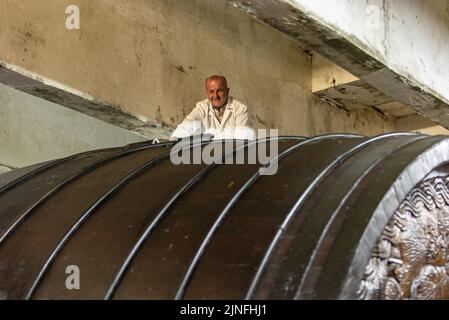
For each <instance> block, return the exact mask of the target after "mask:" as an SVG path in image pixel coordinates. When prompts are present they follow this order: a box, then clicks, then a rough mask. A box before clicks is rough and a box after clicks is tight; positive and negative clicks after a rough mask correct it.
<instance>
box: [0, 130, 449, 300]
mask: <svg viewBox="0 0 449 320" xmlns="http://www.w3.org/2000/svg"><path fill="white" fill-rule="evenodd" d="M264 141H265V142H270V143H273V145H274V143H276V144H277V147H278V150H277V157H276V161H277V166H278V167H277V172H276V173H275V174H271V175H265V174H262V173H261V172H262V171H261V170H259V169H260V168H261V164H260V163H259V162H257V163H250V162H249V161H244V163H243V164H242V163H240V164H235V163H234V164H226V163H216V162H214V163H206V162H204V161H201V162H200V163H196V164H186V163H184V164H175V163H174V162H173V161H172V158H171V157H170V151H171V150H172V148H173V147H174V146H175V143H174V142H164V143H158V144H153V143H152V142H151V141H148V142H143V143H138V144H131V145H127V146H124V147H121V148H112V149H103V150H96V151H90V152H86V153H81V154H78V155H74V156H70V157H67V158H64V159H59V160H55V161H49V162H46V163H44V164H39V165H35V166H33V167H29V168H24V169H20V170H16V171H12V172H10V173H6V174H3V175H0V298H3V299H442V298H448V297H449V277H448V274H449V263H448V243H449V242H448V240H449V238H448V236H449V193H448V184H449V177H448V175H449V166H448V161H449V138H448V137H446V136H425V135H419V134H414V133H391V134H385V135H380V136H377V137H370V138H368V137H363V136H358V135H347V134H329V135H321V136H316V137H311V138H303V137H272V138H270V139H265V140H264ZM260 142H261V140H259V141H244V143H245V144H244V145H243V146H242V144H239V145H238V146H237V144H235V148H234V149H232V150H231V153H230V151H229V150H228V151H226V152H225V149H223V153H222V157H223V159H224V158H226V157H228V156H229V155H230V154H232V155H236V154H237V153H239V152H244V151H245V150H251V147H252V146H254V144H256V143H260ZM195 143H197V142H195ZM212 143H222V142H217V141H215V142H204V141H203V142H198V143H197V144H198V145H200V146H201V148H203V149H201V150H204V148H207V147H208V146H209V147H210V146H211V144H212ZM189 148H190V147H189ZM270 164H272V163H270ZM270 164H268V165H265V167H267V166H269V165H270ZM73 268H76V269H73ZM70 270H78V273H77V276H78V277H79V279H78V280H79V282H78V283H79V287H78V286H72V287H70V286H68V281H67V280H68V279H69V278H70V277H72V276H73V275H75V273H72V272H71V271H70ZM72 280H73V279H72ZM69 284H70V281H69Z"/></svg>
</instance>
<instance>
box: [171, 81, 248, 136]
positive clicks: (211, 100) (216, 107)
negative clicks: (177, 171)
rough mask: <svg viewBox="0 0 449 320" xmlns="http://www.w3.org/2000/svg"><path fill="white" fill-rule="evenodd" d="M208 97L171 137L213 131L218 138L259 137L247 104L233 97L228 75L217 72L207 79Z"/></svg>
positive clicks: (210, 132)
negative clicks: (256, 134) (251, 121)
mask: <svg viewBox="0 0 449 320" xmlns="http://www.w3.org/2000/svg"><path fill="white" fill-rule="evenodd" d="M204 85H205V88H206V91H205V93H206V96H207V99H204V100H202V101H200V102H198V103H197V104H196V107H195V108H194V109H193V110H192V112H190V114H189V115H188V116H187V117H186V118H185V119H184V121H183V122H182V123H181V124H179V125H178V126H177V128H176V130H175V131H174V132H173V134H172V136H171V138H170V140H177V139H178V138H183V137H187V136H191V135H196V134H201V133H203V134H212V135H214V139H249V140H253V139H255V132H254V130H253V129H251V128H250V125H249V119H248V111H247V109H248V108H247V107H246V106H245V105H244V104H243V103H241V102H240V101H238V100H236V99H234V98H233V97H231V96H229V88H228V84H227V81H226V78H225V77H224V76H220V75H213V76H210V77H208V78H207V79H206V81H205V83H204Z"/></svg>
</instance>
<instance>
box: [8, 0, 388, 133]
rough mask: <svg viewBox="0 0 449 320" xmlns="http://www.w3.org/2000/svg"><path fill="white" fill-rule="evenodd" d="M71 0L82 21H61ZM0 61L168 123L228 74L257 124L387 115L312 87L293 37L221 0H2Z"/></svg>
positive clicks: (298, 125)
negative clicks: (329, 98)
mask: <svg viewBox="0 0 449 320" xmlns="http://www.w3.org/2000/svg"><path fill="white" fill-rule="evenodd" d="M73 4H74V5H78V6H79V8H80V13H81V25H80V30H67V29H66V27H65V20H66V17H67V15H66V13H65V9H66V7H67V6H68V5H73ZM0 21H2V24H1V27H0V61H4V62H6V63H8V64H11V65H14V66H18V67H19V68H22V69H24V70H29V71H32V72H33V73H35V74H38V75H41V76H42V77H45V78H47V79H51V80H52V81H53V82H54V83H57V84H62V85H63V86H64V87H66V88H72V89H74V90H76V91H77V92H83V93H85V94H86V95H89V96H92V97H95V98H96V99H99V100H102V101H106V102H108V103H110V104H111V105H113V106H116V107H119V108H121V109H123V110H125V111H126V112H130V113H132V114H136V115H139V116H142V118H148V119H153V120H156V121H158V122H159V123H163V124H166V125H167V126H169V127H171V128H173V127H174V126H175V125H176V124H177V123H179V122H180V121H181V120H182V119H183V117H184V116H185V115H186V114H187V113H188V112H189V111H190V110H191V109H192V108H193V106H194V104H195V102H196V101H198V100H200V99H203V91H204V89H203V81H204V78H205V77H207V76H208V75H210V74H213V73H222V74H225V75H226V76H227V77H228V80H229V84H230V87H231V94H233V95H235V96H236V97H237V98H238V99H240V100H242V101H243V102H244V103H246V104H248V105H249V106H250V108H251V111H252V116H253V123H254V125H255V127H262V128H279V129H280V133H281V134H297V135H315V134H318V133H323V132H359V133H362V134H369V135H371V134H378V133H381V132H384V131H391V130H394V123H393V121H391V120H389V119H384V118H382V117H380V116H378V115H377V114H376V113H375V112H371V113H370V112H365V111H364V112H360V113H354V114H348V113H347V112H345V111H343V110H340V109H338V108H336V107H333V106H329V105H327V104H325V103H323V102H321V101H319V100H317V99H316V98H314V97H313V96H312V94H311V80H310V79H311V58H310V55H309V54H306V53H305V52H304V51H303V50H302V48H301V47H299V46H298V45H297V43H296V42H294V41H292V40H291V39H289V38H287V37H285V36H284V35H282V34H280V33H279V32H277V31H275V30H273V29H271V28H269V27H267V26H266V25H265V24H263V23H262V22H260V21H258V20H257V19H253V18H251V17H249V16H248V15H246V14H244V13H242V12H240V11H238V10H235V8H233V7H232V6H231V5H229V4H227V3H225V1H209V0H197V1H194V0H188V1H177V0H164V1H162V0H152V1H147V0H135V1H124V0H107V1H106V0H98V1H90V0H76V1H73V0H70V1H69V0H55V1H45V0H23V1H20V2H17V1H13V0H2V1H1V2H0Z"/></svg>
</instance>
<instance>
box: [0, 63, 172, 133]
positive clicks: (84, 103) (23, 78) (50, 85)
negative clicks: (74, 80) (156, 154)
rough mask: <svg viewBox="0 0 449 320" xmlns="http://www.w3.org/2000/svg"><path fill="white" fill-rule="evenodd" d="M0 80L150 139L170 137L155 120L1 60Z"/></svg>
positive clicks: (167, 130)
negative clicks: (138, 116) (141, 117)
mask: <svg viewBox="0 0 449 320" xmlns="http://www.w3.org/2000/svg"><path fill="white" fill-rule="evenodd" d="M0 83H1V84H3V85H6V86H8V87H11V88H14V89H17V90H20V91H22V92H25V93H28V94H31V95H33V96H36V97H39V98H42V99H45V100H47V101H50V102H53V103H56V104H58V105H61V106H64V107H67V108H70V109H73V110H76V111H79V112H82V113H84V114H86V115H88V116H91V117H93V118H96V119H99V120H102V121H104V122H107V123H109V124H113V125H115V126H118V127H121V128H123V129H126V130H130V131H133V132H136V133H138V134H139V135H141V136H142V137H146V138H149V139H154V138H167V137H168V136H169V132H170V131H169V129H168V128H163V127H161V126H160V125H158V124H157V123H156V122H153V121H149V120H146V121H143V120H141V119H138V118H137V117H136V116H134V115H133V114H131V113H129V112H125V111H123V110H121V109H119V108H116V107H114V106H112V105H110V104H108V103H106V102H104V101H100V100H96V99H94V98H93V97H90V96H88V95H87V94H85V93H81V92H78V91H77V90H74V89H72V88H68V87H67V86H64V85H62V84H59V83H57V82H55V81H50V80H48V79H45V78H43V77H42V76H38V75H35V74H33V73H31V72H29V71H26V70H23V69H21V68H18V67H17V66H13V65H10V64H7V63H5V62H3V63H2V62H1V61H0Z"/></svg>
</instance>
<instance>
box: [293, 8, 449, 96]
mask: <svg viewBox="0 0 449 320" xmlns="http://www.w3.org/2000/svg"><path fill="white" fill-rule="evenodd" d="M288 2H289V3H290V4H292V5H294V6H296V7H297V8H298V9H300V10H301V11H304V12H305V13H307V14H308V15H309V16H312V17H314V18H315V19H317V20H319V21H320V22H321V23H323V24H325V25H327V26H329V27H331V28H332V29H334V30H335V31H337V32H338V33H340V34H341V35H343V36H345V37H346V38H347V39H348V40H350V41H351V42H353V43H354V44H355V45H357V46H358V47H360V48H361V49H363V50H365V51H366V52H368V53H369V54H371V55H373V56H374V57H376V58H377V59H378V60H379V61H381V62H382V63H384V64H385V65H386V66H387V67H389V68H390V69H391V70H393V71H395V72H396V73H398V74H400V75H402V76H404V77H406V78H408V79H410V80H412V81H414V82H416V84H417V85H419V86H420V87H421V88H424V89H427V90H428V91H429V92H431V93H433V94H434V95H436V96H438V97H439V98H441V99H442V100H445V101H446V102H449V81H447V79H448V78H449V63H448V62H447V59H448V57H449V1H447V0H431V1H424V0H366V1H362V0H288Z"/></svg>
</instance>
